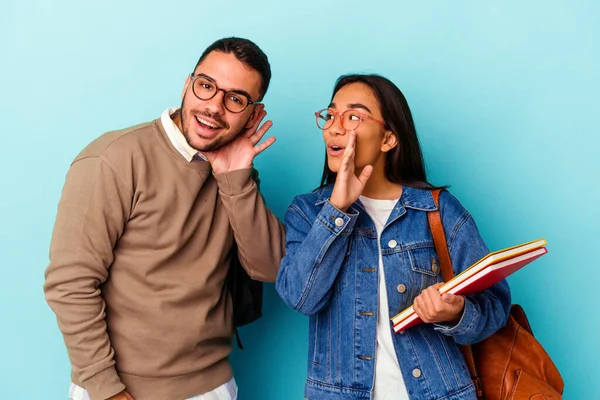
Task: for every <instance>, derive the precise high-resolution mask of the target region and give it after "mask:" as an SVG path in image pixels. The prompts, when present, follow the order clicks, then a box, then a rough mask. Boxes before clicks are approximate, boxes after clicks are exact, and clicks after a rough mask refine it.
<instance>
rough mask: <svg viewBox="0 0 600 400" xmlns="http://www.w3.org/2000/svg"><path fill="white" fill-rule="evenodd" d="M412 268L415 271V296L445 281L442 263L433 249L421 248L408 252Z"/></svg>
mask: <svg viewBox="0 0 600 400" xmlns="http://www.w3.org/2000/svg"><path fill="white" fill-rule="evenodd" d="M408 257H409V259H410V267H411V270H412V271H413V279H414V285H413V288H414V289H415V290H417V293H415V295H417V294H419V293H420V292H421V290H423V289H425V288H428V287H429V286H431V285H433V284H435V283H438V282H441V281H442V280H443V278H442V274H441V267H440V262H439V259H438V257H437V254H436V253H435V249H434V248H433V247H419V248H415V249H412V250H408Z"/></svg>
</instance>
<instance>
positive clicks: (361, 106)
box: [327, 102, 373, 114]
mask: <svg viewBox="0 0 600 400" xmlns="http://www.w3.org/2000/svg"><path fill="white" fill-rule="evenodd" d="M327 108H336V106H335V103H333V102H331V103H330V104H329V106H328V107H327ZM348 108H362V109H363V110H365V111H368V112H369V113H371V114H373V112H372V111H371V110H369V107H367V106H365V105H364V104H361V103H350V104H348Z"/></svg>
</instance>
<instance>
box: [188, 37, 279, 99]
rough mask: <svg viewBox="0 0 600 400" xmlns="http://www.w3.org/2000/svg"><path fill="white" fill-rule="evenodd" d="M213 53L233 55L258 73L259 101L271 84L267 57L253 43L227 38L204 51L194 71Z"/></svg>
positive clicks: (246, 40)
mask: <svg viewBox="0 0 600 400" xmlns="http://www.w3.org/2000/svg"><path fill="white" fill-rule="evenodd" d="M213 51H220V52H221V53H225V54H233V55H234V56H235V58H237V59H238V60H239V61H240V62H242V63H244V64H246V65H247V66H248V67H250V68H252V69H253V70H255V71H256V72H258V73H259V74H260V76H261V79H262V84H261V86H260V99H258V100H255V101H260V100H262V99H263V97H264V96H265V93H267V89H268V88H269V83H270V82H271V65H270V64H269V59H268V58H267V55H266V54H265V53H264V52H263V51H262V50H261V49H260V47H258V46H257V45H256V44H255V43H254V42H252V41H251V40H248V39H242V38H237V37H228V38H223V39H219V40H217V41H216V42H214V43H213V44H211V45H210V46H208V47H207V48H206V50H204V53H202V55H201V56H200V59H199V60H198V62H197V63H196V67H194V70H196V68H198V65H200V63H201V62H202V61H203V60H204V59H205V58H206V56H208V55H209V54H210V53H212V52H213Z"/></svg>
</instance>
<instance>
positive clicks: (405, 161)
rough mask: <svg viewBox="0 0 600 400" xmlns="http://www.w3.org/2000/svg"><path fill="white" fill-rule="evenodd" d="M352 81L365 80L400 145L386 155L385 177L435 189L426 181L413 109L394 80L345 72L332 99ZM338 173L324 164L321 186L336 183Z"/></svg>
mask: <svg viewBox="0 0 600 400" xmlns="http://www.w3.org/2000/svg"><path fill="white" fill-rule="evenodd" d="M351 83H362V84H365V85H367V86H368V87H370V88H371V90H372V91H373V94H374V95H375V97H376V98H377V101H378V102H379V107H380V108H381V114H382V116H383V120H384V121H385V123H386V129H389V130H391V131H392V132H393V133H394V135H396V139H397V140H398V144H397V145H396V147H394V148H393V149H392V150H390V151H389V152H388V153H387V154H386V159H385V176H386V178H387V179H388V180H389V181H390V182H394V183H399V184H402V185H406V186H414V187H419V188H424V189H433V188H435V186H433V185H432V184H430V183H429V182H427V173H426V172H425V162H424V161H423V154H422V153H421V146H420V145H419V139H418V138H417V131H416V129H415V124H414V122H413V118H412V114H411V113H410V108H409V107H408V102H407V101H406V98H405V97H404V95H403V94H402V92H401V91H400V89H398V87H397V86H396V85H394V83H393V82H392V81H390V80H389V79H387V78H384V77H382V76H379V75H363V74H356V75H343V76H341V77H340V78H339V79H338V80H337V82H336V84H335V88H334V89H333V95H332V96H331V98H332V100H333V98H334V97H335V94H336V93H337V92H338V91H339V90H340V89H341V88H343V87H344V86H346V85H349V84H351ZM335 178H336V173H335V172H332V171H331V170H330V169H329V166H328V165H327V157H325V167H324V168H323V177H322V179H321V187H322V186H325V185H329V184H331V183H334V182H335Z"/></svg>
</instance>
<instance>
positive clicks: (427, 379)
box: [276, 186, 510, 400]
mask: <svg viewBox="0 0 600 400" xmlns="http://www.w3.org/2000/svg"><path fill="white" fill-rule="evenodd" d="M331 192H332V186H327V187H324V188H321V189H319V190H317V191H315V192H313V193H309V194H305V195H301V196H298V197H296V198H295V199H294V201H293V203H292V204H291V205H290V207H289V209H288V210H287V213H286V216H285V221H286V227H287V239H286V241H287V244H286V256H285V258H284V259H283V260H282V263H281V268H280V270H279V274H278V276H277V283H276V288H277V291H278V292H279V295H280V296H281V297H282V299H283V300H284V301H285V302H286V303H287V304H288V305H289V306H290V307H292V308H294V309H295V310H298V311H300V312H301V313H303V314H306V315H309V316H310V322H309V354H308V377H307V380H306V387H305V397H306V398H307V399H310V400H313V399H315V400H330V399H331V400H333V399H335V400H338V399H348V400H350V399H369V398H370V397H371V393H372V388H373V382H374V378H375V377H374V371H375V346H376V341H377V314H378V273H379V258H378V257H379V250H378V249H379V246H381V251H382V255H383V264H384V271H385V274H386V275H385V279H386V284H387V293H388V302H389V304H388V305H389V314H390V316H393V315H396V314H397V313H398V312H400V311H402V310H403V309H405V308H406V307H408V306H410V305H411V304H412V301H413V299H414V298H415V297H416V296H417V295H418V294H419V293H420V292H421V290H423V289H425V288H427V287H429V286H431V285H433V284H434V283H436V282H441V281H443V279H442V274H441V271H440V268H439V267H438V266H439V265H440V263H439V260H438V257H437V254H436V252H435V249H434V245H433V239H432V236H431V233H430V230H429V226H428V223H427V211H430V210H435V209H436V206H435V203H434V202H433V197H432V195H431V193H430V192H429V191H427V190H421V189H415V188H411V187H406V186H405V187H404V188H403V193H402V196H401V198H400V200H399V201H398V203H397V204H396V207H395V208H394V210H393V211H392V213H391V215H390V218H389V220H388V221H387V223H386V225H385V228H384V230H383V232H382V235H381V241H380V243H378V241H377V232H376V228H375V225H374V223H373V221H372V220H371V218H370V217H369V215H368V214H367V212H366V211H365V209H364V208H363V206H362V204H361V203H360V201H357V202H355V203H354V204H353V205H352V206H351V207H350V208H349V209H348V211H347V212H346V213H344V212H341V211H340V210H338V209H337V208H336V207H334V206H333V205H332V204H331V203H330V202H329V200H328V199H329V197H330V196H331ZM440 208H441V210H440V211H441V215H442V221H443V225H444V230H445V233H446V240H447V241H448V246H449V249H450V256H451V258H452V263H453V268H454V272H455V273H459V272H461V271H462V270H464V269H465V268H467V267H469V266H470V265H471V264H473V263H474V262H476V261H477V260H479V259H480V258H481V257H483V256H484V255H486V254H487V253H488V249H487V247H486V245H485V243H484V242H483V240H482V239H481V237H480V235H479V232H478V230H477V227H476V225H475V222H474V220H473V218H472V216H471V214H469V212H467V211H466V210H465V209H464V208H463V206H462V205H461V204H460V203H459V202H458V200H457V199H456V198H455V197H453V196H452V195H451V194H450V193H448V192H446V191H444V192H442V194H441V196H440ZM509 306H510V290H509V287H508V284H507V283H506V282H505V281H502V282H500V283H498V284H496V285H495V286H493V287H492V288H490V289H489V290H487V291H485V292H483V293H480V294H477V295H473V296H468V297H467V298H466V301H465V308H464V312H463V315H462V318H461V319H460V321H459V322H458V324H456V325H453V326H451V325H449V324H420V325H418V326H416V327H413V328H410V329H408V330H406V331H405V332H404V333H398V334H392V336H393V342H394V347H395V350H396V356H397V358H398V362H399V364H400V369H401V371H402V375H403V378H404V381H405V384H406V387H407V390H408V393H409V395H410V398H411V399H419V400H420V399H424V400H425V399H427V400H435V399H445V400H459V399H460V400H463V399H475V398H476V395H475V390H474V385H473V383H472V381H471V379H470V375H469V371H468V368H467V365H466V363H465V360H464V358H463V356H462V353H461V351H460V347H459V344H473V343H476V342H479V341H481V340H483V339H485V338H487V337H488V336H490V335H491V334H492V333H494V332H495V331H496V330H498V329H499V328H500V327H502V326H503V325H504V324H505V323H506V320H507V318H508V311H509ZM390 329H392V326H391V322H390Z"/></svg>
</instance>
